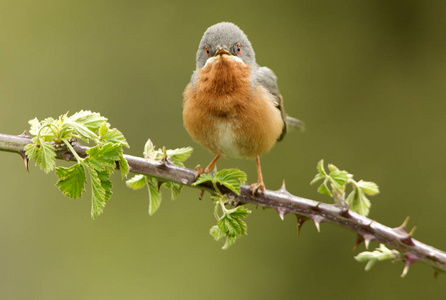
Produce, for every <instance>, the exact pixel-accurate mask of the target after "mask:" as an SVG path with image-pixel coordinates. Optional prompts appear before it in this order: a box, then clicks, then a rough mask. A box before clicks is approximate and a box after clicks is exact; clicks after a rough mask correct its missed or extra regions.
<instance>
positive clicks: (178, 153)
mask: <svg viewBox="0 0 446 300" xmlns="http://www.w3.org/2000/svg"><path fill="white" fill-rule="evenodd" d="M166 154H167V157H168V158H169V160H170V161H171V162H172V163H173V164H175V165H177V166H180V167H184V164H183V162H184V161H185V160H186V159H188V158H189V157H190V156H191V154H192V147H184V148H177V149H173V150H167V151H166Z"/></svg>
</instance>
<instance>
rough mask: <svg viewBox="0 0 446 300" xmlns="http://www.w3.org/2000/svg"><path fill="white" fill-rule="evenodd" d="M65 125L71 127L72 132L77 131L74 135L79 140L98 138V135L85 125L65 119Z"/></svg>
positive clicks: (94, 139)
mask: <svg viewBox="0 0 446 300" xmlns="http://www.w3.org/2000/svg"><path fill="white" fill-rule="evenodd" d="M65 126H69V127H70V128H73V130H74V132H75V133H77V135H76V137H78V138H80V139H81V140H84V141H87V142H88V141H89V140H93V141H97V140H98V139H99V137H98V135H97V134H96V133H95V132H94V131H92V130H91V129H90V128H88V127H87V126H85V125H82V124H79V123H76V122H73V121H70V120H67V121H66V122H65Z"/></svg>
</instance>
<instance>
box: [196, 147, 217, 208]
mask: <svg viewBox="0 0 446 300" xmlns="http://www.w3.org/2000/svg"><path fill="white" fill-rule="evenodd" d="M220 157H221V155H219V154H218V155H216V156H215V157H214V159H213V160H212V161H211V162H210V163H209V165H208V166H207V167H206V169H204V170H203V169H202V168H201V166H200V165H198V166H197V167H196V168H195V169H197V173H195V178H198V176H200V175H201V174H203V173H205V174H207V173H209V172H210V171H211V169H212V168H213V167H214V166H215V164H216V163H217V160H218V159H219V158H220ZM203 194H204V190H201V191H200V200H201V198H203Z"/></svg>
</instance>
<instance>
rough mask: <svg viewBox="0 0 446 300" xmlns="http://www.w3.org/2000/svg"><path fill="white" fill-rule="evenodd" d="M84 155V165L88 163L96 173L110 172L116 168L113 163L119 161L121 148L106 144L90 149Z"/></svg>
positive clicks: (116, 145) (117, 145)
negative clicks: (86, 155) (85, 155)
mask: <svg viewBox="0 0 446 300" xmlns="http://www.w3.org/2000/svg"><path fill="white" fill-rule="evenodd" d="M86 153H87V154H88V157H87V158H86V159H85V162H86V163H90V164H91V166H92V167H93V168H95V169H96V170H98V171H105V170H107V171H108V172H112V171H113V170H114V169H115V166H116V164H115V161H119V159H120V156H121V155H122V148H121V146H120V145H119V144H112V143H108V144H105V145H98V146H95V147H92V148H90V149H88V150H87V151H86Z"/></svg>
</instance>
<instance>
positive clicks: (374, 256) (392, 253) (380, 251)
mask: <svg viewBox="0 0 446 300" xmlns="http://www.w3.org/2000/svg"><path fill="white" fill-rule="evenodd" d="M355 259H356V260H357V261H359V262H365V261H366V262H367V265H366V266H365V270H366V271H369V270H370V269H371V268H372V267H373V265H374V264H375V263H376V262H377V261H385V260H392V261H399V260H402V255H401V253H400V252H398V251H397V250H390V249H389V248H387V247H386V246H385V245H383V244H380V245H379V248H376V249H375V250H374V251H373V252H370V251H364V252H361V253H359V254H358V255H356V256H355ZM403 274H404V273H403Z"/></svg>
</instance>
